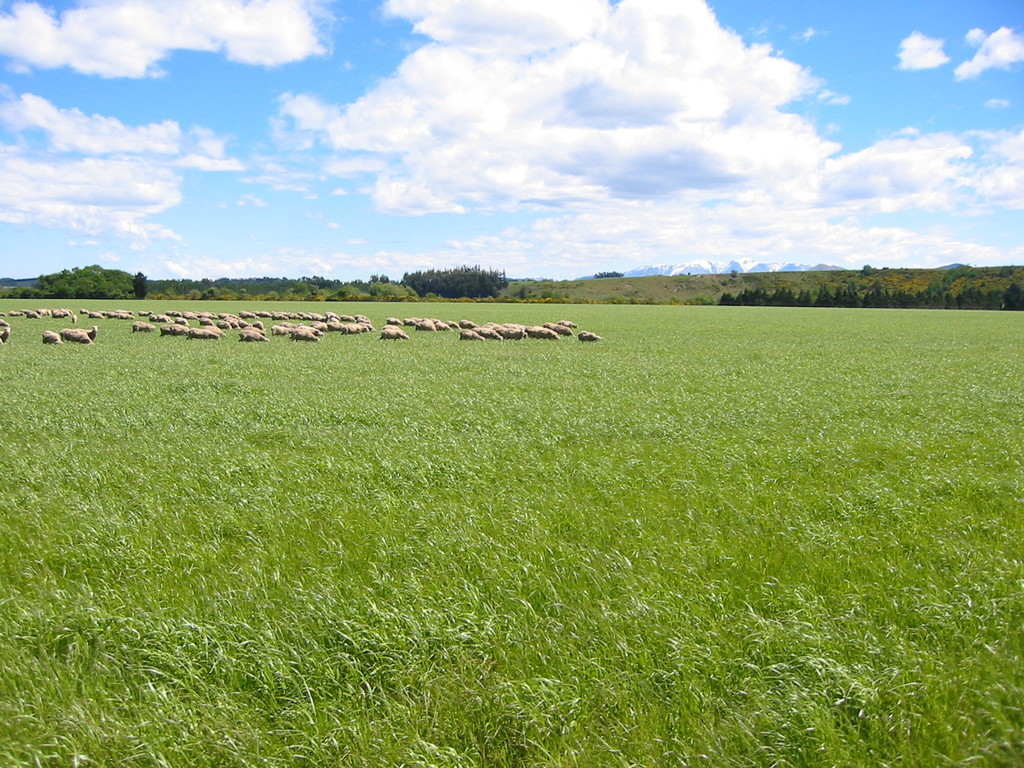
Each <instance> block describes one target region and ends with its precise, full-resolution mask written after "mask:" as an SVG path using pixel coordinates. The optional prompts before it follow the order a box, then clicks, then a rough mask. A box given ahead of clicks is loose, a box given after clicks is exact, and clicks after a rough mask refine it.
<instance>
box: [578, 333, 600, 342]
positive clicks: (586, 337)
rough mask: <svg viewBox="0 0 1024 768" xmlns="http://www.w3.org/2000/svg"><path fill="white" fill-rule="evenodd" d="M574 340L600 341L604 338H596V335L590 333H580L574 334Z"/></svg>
mask: <svg viewBox="0 0 1024 768" xmlns="http://www.w3.org/2000/svg"><path fill="white" fill-rule="evenodd" d="M576 338H577V339H579V340H580V341H601V340H602V339H603V338H604V337H603V336H598V335H597V334H596V333H591V332H590V331H580V332H579V333H578V334H576Z"/></svg>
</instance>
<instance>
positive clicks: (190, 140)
mask: <svg viewBox="0 0 1024 768" xmlns="http://www.w3.org/2000/svg"><path fill="white" fill-rule="evenodd" d="M0 123H2V124H3V125H4V126H6V127H7V128H8V130H10V131H12V132H14V133H25V132H27V131H41V132H43V133H44V134H46V135H47V137H48V139H49V149H50V151H52V152H56V153H68V154H79V155H147V156H151V157H152V158H153V159H156V160H159V159H160V158H165V159H167V160H168V161H169V162H173V164H174V165H176V166H177V167H181V168H194V169H197V170H204V171H240V170H243V168H244V166H243V165H242V164H241V163H240V162H239V161H238V160H234V159H231V158H227V157H225V144H226V142H225V140H224V139H223V138H220V137H218V136H216V135H215V134H214V133H213V131H210V130H209V129H206V128H199V127H196V128H193V129H191V130H190V131H189V132H188V133H185V132H183V131H182V130H181V127H180V126H179V125H178V123H176V122H175V121H173V120H164V121H163V122H160V123H149V124H148V125H142V126H136V127H133V126H127V125H125V124H124V123H122V122H121V121H120V120H118V119H117V118H115V117H106V116H103V115H86V114H84V113H83V112H81V111H80V110H78V109H60V108H58V107H56V106H54V105H53V104H51V103H50V102H49V101H47V100H46V99H44V98H42V97H40V96H36V95H34V94H31V93H25V94H22V95H21V96H20V97H19V98H16V99H14V98H12V99H10V100H7V101H0ZM174 156H177V157H174Z"/></svg>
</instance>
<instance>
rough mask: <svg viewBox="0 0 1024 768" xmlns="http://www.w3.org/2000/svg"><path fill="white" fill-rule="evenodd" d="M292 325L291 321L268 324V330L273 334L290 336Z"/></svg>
mask: <svg viewBox="0 0 1024 768" xmlns="http://www.w3.org/2000/svg"><path fill="white" fill-rule="evenodd" d="M294 327H295V326H294V325H292V324H291V323H281V324H280V325H272V326H270V332H271V333H272V334H273V335H274V336H290V335H291V333H292V329H293V328H294Z"/></svg>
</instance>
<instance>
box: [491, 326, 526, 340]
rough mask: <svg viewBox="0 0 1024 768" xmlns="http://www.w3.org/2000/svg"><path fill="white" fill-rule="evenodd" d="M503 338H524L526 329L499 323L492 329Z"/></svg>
mask: <svg viewBox="0 0 1024 768" xmlns="http://www.w3.org/2000/svg"><path fill="white" fill-rule="evenodd" d="M493 330H494V332H495V333H497V334H498V335H499V336H500V337H501V338H503V339H509V340H510V341H519V340H520V339H525V338H526V329H525V328H524V327H522V326H519V325H500V326H498V327H497V328H495V329H493Z"/></svg>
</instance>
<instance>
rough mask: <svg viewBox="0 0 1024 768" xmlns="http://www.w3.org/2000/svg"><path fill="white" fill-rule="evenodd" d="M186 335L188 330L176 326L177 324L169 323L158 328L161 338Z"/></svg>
mask: <svg viewBox="0 0 1024 768" xmlns="http://www.w3.org/2000/svg"><path fill="white" fill-rule="evenodd" d="M187 333H188V328H186V327H185V326H184V325H178V324H177V323H169V324H167V325H162V326H160V335H161V336H184V335H185V334H187Z"/></svg>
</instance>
